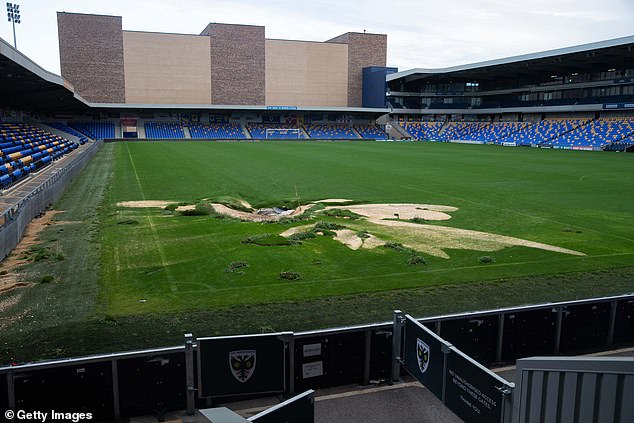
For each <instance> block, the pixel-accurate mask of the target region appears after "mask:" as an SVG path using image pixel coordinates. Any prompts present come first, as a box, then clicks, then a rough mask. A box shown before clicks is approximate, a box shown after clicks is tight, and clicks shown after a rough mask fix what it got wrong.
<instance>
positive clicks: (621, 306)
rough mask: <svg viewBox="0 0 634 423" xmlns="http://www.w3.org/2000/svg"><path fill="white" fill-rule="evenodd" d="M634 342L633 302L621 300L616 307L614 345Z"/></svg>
mask: <svg viewBox="0 0 634 423" xmlns="http://www.w3.org/2000/svg"><path fill="white" fill-rule="evenodd" d="M632 342H634V300H632V299H629V300H621V301H618V302H617V305H616V316H615V322H614V343H615V344H624V343H632Z"/></svg>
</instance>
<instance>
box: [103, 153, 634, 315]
mask: <svg viewBox="0 0 634 423" xmlns="http://www.w3.org/2000/svg"><path fill="white" fill-rule="evenodd" d="M114 148H115V151H114V154H115V160H114V163H115V171H114V179H113V180H112V186H111V190H110V192H109V195H108V199H107V205H108V207H109V209H110V212H109V213H108V214H107V217H106V218H105V222H103V223H104V229H103V230H104V236H103V245H102V268H103V272H104V273H103V274H104V277H103V287H104V289H105V295H106V298H107V307H108V312H109V313H110V314H112V315H128V314H139V313H140V314H143V313H148V312H152V313H156V312H170V311H179V310H203V309H208V308H213V307H218V306H223V307H226V306H236V305H249V304H260V303H270V302H279V301H289V300H306V299H313V298H318V297H327V296H338V295H346V294H358V293H367V292H376V291H388V290H396V289H403V288H414V287H421V286H438V285H447V284H468V283H472V282H477V281H484V280H490V279H497V278H512V277H524V276H531V275H544V274H556V273H565V272H571V271H593V270H598V269H605V268H615V267H621V266H627V265H631V264H632V263H634V225H633V224H632V218H633V217H634V195H632V192H634V178H633V177H632V174H633V171H634V161H633V159H634V156H632V155H627V154H597V153H588V152H571V151H556V150H539V149H521V148H503V147H492V146H472V145H453V144H452V145H450V144H436V143H375V142H372V143H369V142H346V143H316V142H262V143H200V142H165V143H161V142H153V143H117V144H116V145H115V147H114ZM333 198H334V199H349V200H352V201H353V202H354V204H395V203H396V204H402V203H405V204H418V205H420V204H423V205H442V206H450V207H454V208H456V209H457V210H455V211H451V212H449V213H448V214H449V215H450V217H451V218H450V219H448V220H443V221H431V220H430V221H427V220H422V219H418V221H417V223H420V224H421V226H424V228H426V229H428V230H427V231H426V232H424V233H423V234H417V233H412V231H409V230H392V229H391V228H390V227H386V226H379V225H376V224H374V223H371V222H368V221H367V220H365V219H362V218H361V219H346V218H344V216H343V215H340V216H336V213H334V214H335V215H332V214H333V213H330V214H331V215H330V216H327V215H326V214H324V213H323V210H321V211H320V210H319V208H323V207H324V205H320V206H317V207H316V208H315V209H313V210H312V211H310V212H309V213H308V215H307V216H306V217H305V218H304V219H290V221H285V222H282V223H257V222H247V221H240V220H238V219H232V218H223V217H224V216H222V215H217V214H215V213H212V215H204V214H203V215H193V216H186V215H182V214H181V213H179V212H177V211H171V210H164V209H162V208H156V207H155V208H144V207H140V208H139V207H137V208H129V207H120V206H117V204H118V203H119V202H125V201H149V200H157V201H166V202H170V203H174V204H189V205H195V204H199V207H200V204H204V203H205V202H210V201H216V202H223V201H224V202H225V203H226V204H229V205H231V204H237V203H238V201H240V200H242V201H246V202H248V203H250V204H251V205H253V207H254V208H257V207H273V206H296V205H297V204H307V203H311V202H315V201H319V200H320V199H333ZM419 209H422V208H419ZM384 219H385V220H393V221H403V220H404V219H402V218H401V217H400V216H398V214H397V213H395V214H394V216H388V217H385V218H384ZM317 222H321V223H323V222H326V224H331V226H332V225H335V226H334V227H339V228H347V229H349V230H351V231H353V232H354V233H361V234H364V233H365V234H368V233H369V234H372V235H376V236H377V237H379V238H380V239H382V240H383V241H384V242H387V243H388V245H384V246H379V247H376V248H373V249H364V248H360V249H357V250H353V249H351V248H349V247H348V246H346V245H344V244H342V243H341V242H337V241H335V240H333V236H332V234H330V236H323V235H322V234H318V235H319V236H314V237H311V238H306V239H302V240H301V241H299V242H294V243H288V242H285V238H282V237H280V236H279V235H280V234H281V233H283V232H285V231H287V230H288V229H289V228H292V227H294V226H305V225H314V224H315V223H317ZM412 225H414V226H415V225H416V222H414V223H410V226H412ZM436 227H441V228H440V229H439V228H436ZM445 228H455V229H460V230H468V231H477V233H481V234H483V235H479V236H478V237H479V238H478V237H476V238H478V239H474V238H473V237H470V238H469V239H467V240H465V239H463V238H460V237H459V239H455V236H454V235H452V234H453V232H451V231H448V230H446V229H445ZM414 229H418V228H414ZM494 235H500V236H505V237H513V238H515V239H518V240H525V241H532V242H537V243H543V244H546V245H549V246H554V247H558V248H561V249H566V250H570V251H573V252H576V253H577V254H570V253H562V252H559V251H551V250H544V249H541V248H532V247H527V246H523V245H521V243H519V245H505V246H500V245H497V244H495V243H493V244H491V243H490V242H487V240H488V238H487V237H488V236H494ZM258 237H265V238H267V239H271V240H272V242H271V243H267V244H266V245H261V244H258V243H248V242H245V240H246V239H248V238H251V239H253V238H258ZM447 237H449V238H450V239H449V240H447V239H446V238H447ZM489 241H490V240H489ZM271 244H272V245H271ZM461 246H464V248H461ZM390 247H391V248H390ZM418 247H420V248H418ZM430 251H432V253H429V252H430ZM433 251H437V252H438V251H440V253H438V254H434V253H433ZM412 254H415V255H416V256H417V257H419V258H420V259H419V260H418V261H417V262H416V263H412V262H411V260H410V257H411V256H412ZM282 272H293V274H297V276H296V277H297V278H298V279H296V280H286V279H283V278H281V277H280V274H281V273H282Z"/></svg>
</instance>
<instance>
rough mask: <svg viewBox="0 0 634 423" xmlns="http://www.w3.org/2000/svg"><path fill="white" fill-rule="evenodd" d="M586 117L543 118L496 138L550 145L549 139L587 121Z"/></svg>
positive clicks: (529, 143) (503, 140)
mask: <svg viewBox="0 0 634 423" xmlns="http://www.w3.org/2000/svg"><path fill="white" fill-rule="evenodd" d="M588 121H589V120H588V119H545V120H542V121H541V122H539V123H536V124H533V125H527V126H526V127H524V128H522V129H520V130H519V131H517V132H514V133H512V134H510V135H508V136H507V137H504V138H500V139H498V140H497V142H498V143H503V142H508V143H516V144H517V145H550V143H551V141H553V140H555V139H557V138H559V137H561V136H562V135H563V134H565V133H567V132H570V131H572V130H573V129H575V128H577V127H578V126H581V125H585V124H586V123H588Z"/></svg>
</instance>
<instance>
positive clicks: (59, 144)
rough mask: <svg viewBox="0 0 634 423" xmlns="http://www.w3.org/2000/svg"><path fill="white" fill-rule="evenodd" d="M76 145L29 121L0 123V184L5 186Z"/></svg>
mask: <svg viewBox="0 0 634 423" xmlns="http://www.w3.org/2000/svg"><path fill="white" fill-rule="evenodd" d="M77 147H78V145H77V144H76V143H74V142H72V141H68V140H66V139H64V138H62V137H58V136H57V135H54V134H51V133H50V132H46V131H44V130H43V129H40V128H36V127H33V126H31V125H27V124H23V123H14V124H9V123H6V124H0V187H1V188H7V187H8V186H10V185H12V184H14V183H15V182H17V181H19V180H21V179H23V178H24V177H26V176H27V175H28V174H29V173H31V172H33V171H35V170H37V169H39V168H42V167H44V166H46V165H47V164H49V163H50V162H51V161H53V160H54V159H56V158H58V157H61V156H63V155H64V154H67V153H69V152H71V151H72V150H73V149H75V148H77Z"/></svg>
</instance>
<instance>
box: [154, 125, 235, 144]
mask: <svg viewBox="0 0 634 423" xmlns="http://www.w3.org/2000/svg"><path fill="white" fill-rule="evenodd" d="M146 133H147V129H146ZM189 133H190V134H191V136H192V138H193V139H219V140H227V139H246V136H245V135H244V132H242V127H241V126H240V125H238V124H236V123H191V124H189ZM148 138H149V137H148Z"/></svg>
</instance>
